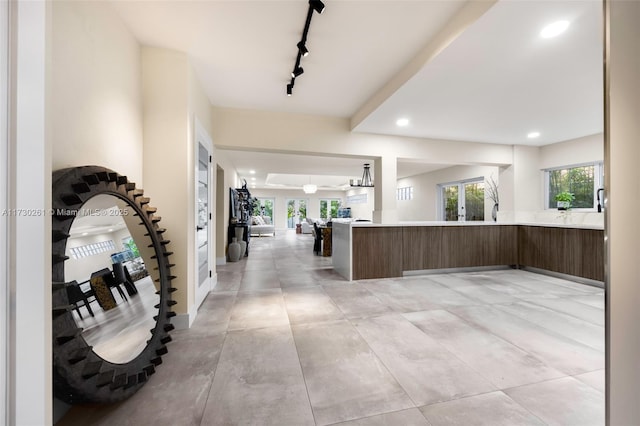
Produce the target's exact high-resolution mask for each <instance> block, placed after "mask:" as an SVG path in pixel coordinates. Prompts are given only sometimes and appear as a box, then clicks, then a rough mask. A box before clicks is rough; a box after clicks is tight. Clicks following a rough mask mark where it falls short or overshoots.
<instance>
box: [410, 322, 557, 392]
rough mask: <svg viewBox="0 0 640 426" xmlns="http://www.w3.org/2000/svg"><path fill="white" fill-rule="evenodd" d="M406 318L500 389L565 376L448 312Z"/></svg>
mask: <svg viewBox="0 0 640 426" xmlns="http://www.w3.org/2000/svg"><path fill="white" fill-rule="evenodd" d="M404 317H405V318H407V319H408V320H409V321H411V322H412V323H413V324H415V325H416V326H417V327H418V328H420V329H421V330H422V331H423V332H425V333H426V334H427V335H428V336H430V337H432V338H433V339H435V340H436V341H437V342H438V343H439V344H441V345H442V346H443V347H445V348H447V350H449V351H450V352H451V353H453V354H454V355H455V356H457V357H458V358H459V359H461V360H462V361H464V362H465V363H466V364H467V365H469V366H471V367H472V368H473V369H474V370H475V371H477V372H478V373H479V374H480V375H481V376H483V377H485V378H486V379H487V380H489V381H490V382H491V383H493V384H494V385H496V386H497V388H498V389H504V388H509V387H513V386H519V385H523V384H529V383H537V382H540V381H543V380H548V379H551V378H557V377H562V376H564V375H565V374H564V373H561V372H559V371H557V370H555V369H553V368H551V367H549V366H547V365H545V364H543V363H542V362H541V361H540V360H539V359H537V358H536V357H534V356H532V355H531V354H529V353H527V352H525V351H524V350H522V349H520V348H519V347H517V346H515V345H513V344H511V343H509V342H507V341H505V340H504V339H501V338H499V337H497V336H496V335H494V334H492V333H490V332H488V331H487V330H485V329H483V328H480V327H478V326H474V325H472V324H469V323H467V322H466V321H464V320H462V319H461V318H460V317H457V316H455V315H453V314H451V313H449V312H447V311H429V312H414V313H409V314H404Z"/></svg>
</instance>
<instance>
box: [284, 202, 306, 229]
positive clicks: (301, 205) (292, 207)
mask: <svg viewBox="0 0 640 426" xmlns="http://www.w3.org/2000/svg"><path fill="white" fill-rule="evenodd" d="M306 217H307V200H306V199H295V200H294V199H290V200H287V228H290V229H291V228H295V227H296V224H297V223H300V221H301V220H302V219H304V218H306Z"/></svg>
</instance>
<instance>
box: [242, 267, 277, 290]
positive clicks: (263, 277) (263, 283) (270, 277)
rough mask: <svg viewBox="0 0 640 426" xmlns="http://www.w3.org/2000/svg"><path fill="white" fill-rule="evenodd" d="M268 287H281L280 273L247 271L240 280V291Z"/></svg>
mask: <svg viewBox="0 0 640 426" xmlns="http://www.w3.org/2000/svg"><path fill="white" fill-rule="evenodd" d="M267 288H280V279H279V277H278V273H277V272H276V271H275V270H273V271H271V270H269V271H260V270H255V271H245V273H244V276H243V277H242V281H241V282H240V288H239V290H240V291H249V290H263V289H267Z"/></svg>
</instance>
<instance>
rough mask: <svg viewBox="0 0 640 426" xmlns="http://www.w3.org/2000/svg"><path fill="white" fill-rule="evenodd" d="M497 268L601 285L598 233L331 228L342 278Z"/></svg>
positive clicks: (469, 226)
mask: <svg viewBox="0 0 640 426" xmlns="http://www.w3.org/2000/svg"><path fill="white" fill-rule="evenodd" d="M499 266H512V267H530V268H536V269H541V270H545V271H550V272H556V273H561V274H568V275H573V276H576V277H580V278H585V279H588V280H593V281H600V282H602V281H604V231H603V229H602V228H599V227H597V226H589V225H563V224H537V223H535V224H533V223H531V224H529V223H496V222H415V223H413V222H412V223H399V224H389V225H386V224H374V223H370V222H351V223H334V225H333V267H334V269H335V270H336V272H338V273H339V274H340V275H342V276H343V277H344V278H346V279H348V280H361V279H371V278H392V277H401V276H403V275H410V274H416V273H421V272H428V271H433V270H440V269H451V268H482V267H499Z"/></svg>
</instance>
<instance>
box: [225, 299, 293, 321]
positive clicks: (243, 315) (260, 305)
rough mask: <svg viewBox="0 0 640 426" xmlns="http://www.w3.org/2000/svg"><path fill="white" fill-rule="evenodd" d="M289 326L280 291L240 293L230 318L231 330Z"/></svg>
mask: <svg viewBox="0 0 640 426" xmlns="http://www.w3.org/2000/svg"><path fill="white" fill-rule="evenodd" d="M288 324H289V317H288V315H287V310H286V308H285V306H284V300H283V298H282V291H281V290H280V289H271V290H255V291H247V292H239V293H238V295H237V296H236V302H235V305H234V306H233V309H232V310H231V317H230V318H229V330H239V329H245V328H264V327H274V326H279V325H288Z"/></svg>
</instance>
